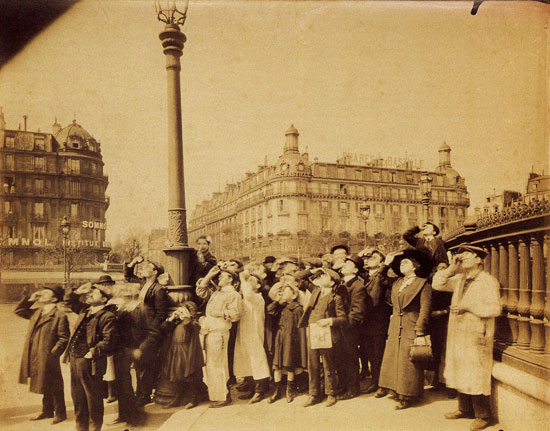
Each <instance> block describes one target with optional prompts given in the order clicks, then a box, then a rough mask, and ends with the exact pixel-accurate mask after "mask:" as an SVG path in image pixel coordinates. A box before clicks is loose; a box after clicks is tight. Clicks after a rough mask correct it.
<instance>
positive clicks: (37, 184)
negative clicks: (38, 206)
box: [34, 178, 44, 193]
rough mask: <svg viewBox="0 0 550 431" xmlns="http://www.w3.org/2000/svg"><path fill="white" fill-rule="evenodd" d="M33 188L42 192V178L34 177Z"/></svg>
mask: <svg viewBox="0 0 550 431" xmlns="http://www.w3.org/2000/svg"><path fill="white" fill-rule="evenodd" d="M34 190H35V191H36V192H38V193H43V192H44V180H43V179H42V178H36V179H35V180H34Z"/></svg>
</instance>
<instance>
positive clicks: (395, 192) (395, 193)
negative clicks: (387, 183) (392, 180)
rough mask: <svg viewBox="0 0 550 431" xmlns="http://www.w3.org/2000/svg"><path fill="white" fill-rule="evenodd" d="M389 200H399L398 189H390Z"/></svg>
mask: <svg viewBox="0 0 550 431" xmlns="http://www.w3.org/2000/svg"><path fill="white" fill-rule="evenodd" d="M391 198H392V199H399V190H398V189H391Z"/></svg>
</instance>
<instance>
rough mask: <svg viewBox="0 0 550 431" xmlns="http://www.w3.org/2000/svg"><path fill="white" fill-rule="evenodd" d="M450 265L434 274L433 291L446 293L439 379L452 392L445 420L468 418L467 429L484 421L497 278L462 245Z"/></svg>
mask: <svg viewBox="0 0 550 431" xmlns="http://www.w3.org/2000/svg"><path fill="white" fill-rule="evenodd" d="M457 251H458V253H457V255H456V256H455V258H454V259H453V262H452V264H451V266H449V267H448V268H446V269H443V270H440V271H438V272H436V273H435V275H434V277H433V283H432V287H433V289H434V290H440V291H447V292H452V294H453V296H452V300H451V313H450V317H449V329H448V334H447V356H446V359H445V370H444V377H445V379H446V384H447V386H448V387H450V388H454V389H456V390H457V391H458V410H457V411H455V412H452V413H447V414H446V415H445V417H446V418H447V419H460V418H472V419H473V418H474V417H475V420H474V422H472V424H471V427H470V429H471V430H472V431H476V430H481V429H484V428H486V427H488V426H489V425H490V421H491V409H490V403H489V396H490V394H491V370H492V368H493V335H494V331H495V317H497V316H499V315H500V312H501V306H500V294H499V282H498V280H497V279H496V278H495V277H493V276H492V275H490V274H489V273H487V272H485V271H483V270H482V265H483V259H485V257H486V255H487V253H486V252H485V250H483V249H482V248H481V247H478V246H475V245H472V244H463V245H461V246H459V247H458V250H457Z"/></svg>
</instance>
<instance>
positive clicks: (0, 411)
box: [0, 304, 511, 431]
mask: <svg viewBox="0 0 550 431" xmlns="http://www.w3.org/2000/svg"><path fill="white" fill-rule="evenodd" d="M13 309H14V304H0V429H1V430H2V431H43V430H51V431H73V430H74V429H75V427H74V425H75V423H74V413H73V405H72V401H71V396H70V384H69V382H70V380H69V369H68V366H67V365H65V364H63V365H62V366H61V368H62V372H63V378H64V382H65V398H66V404H67V414H68V418H67V420H66V421H64V422H61V423H59V424H56V425H51V424H50V422H51V419H45V420H41V421H32V422H31V421H29V418H30V417H32V416H34V415H36V414H37V413H39V412H40V409H41V400H42V396H41V395H37V394H32V393H29V391H28V386H26V385H22V384H18V383H17V380H18V372H19V361H20V358H21V352H22V343H23V340H24V337H25V334H26V329H27V324H28V321H26V320H24V319H22V318H20V317H18V316H16V315H15V314H14V313H13ZM237 395H238V393H236V392H234V393H232V398H233V400H234V402H233V404H232V405H230V406H226V407H223V408H218V409H211V408H209V407H208V403H203V404H200V405H199V406H197V407H195V408H194V409H191V410H183V409H182V408H171V409H163V408H161V407H160V406H158V405H155V404H149V405H147V406H146V407H145V412H146V413H147V420H146V422H145V423H144V424H143V425H142V426H139V427H129V426H127V425H116V426H108V425H104V427H103V430H105V431H110V430H113V431H119V430H120V431H122V430H146V431H156V430H158V431H218V430H224V431H233V430H235V431H274V430H282V431H303V430H315V431H325V430H327V431H329V430H330V431H332V430H346V431H347V430H350V431H355V430H362V431H363V430H367V431H368V430H373V431H374V430H376V431H424V430H434V431H436V430H437V431H445V430H448V431H455V430H456V431H468V430H469V428H470V423H471V420H469V419H458V420H452V421H451V420H447V419H445V418H444V417H443V415H444V414H445V413H446V412H449V411H453V410H456V408H457V401H456V399H448V398H447V396H446V394H445V393H442V392H439V391H435V390H433V389H431V388H426V391H425V394H424V398H423V399H422V402H421V403H420V404H418V405H416V406H415V407H411V408H409V409H406V410H399V411H396V410H395V409H394V407H395V405H396V402H395V401H393V400H391V399H389V398H387V397H386V398H381V399H376V398H374V397H373V395H372V394H368V395H361V396H360V397H358V398H355V399H352V400H347V401H338V403H336V405H334V406H333V407H325V405H324V404H323V403H322V404H318V405H315V406H312V407H308V408H304V407H302V404H303V403H304V402H305V400H306V398H307V396H306V395H300V396H298V397H296V399H295V400H294V402H292V403H287V402H286V400H285V399H284V398H283V399H281V400H279V401H277V402H275V403H273V404H268V402H267V400H263V401H261V402H259V403H257V404H254V405H249V404H247V402H246V401H242V400H238V398H237ZM105 406H106V407H105V423H107V422H109V421H111V420H113V419H114V418H115V417H116V415H117V406H116V402H115V403H113V404H106V405H105ZM487 430H488V431H497V430H500V428H499V427H498V425H495V426H491V427H489V428H487ZM503 431H511V430H503Z"/></svg>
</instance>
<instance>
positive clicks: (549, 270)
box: [544, 235, 550, 355]
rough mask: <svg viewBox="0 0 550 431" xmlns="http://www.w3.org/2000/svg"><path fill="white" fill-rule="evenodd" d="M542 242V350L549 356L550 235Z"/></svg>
mask: <svg viewBox="0 0 550 431" xmlns="http://www.w3.org/2000/svg"><path fill="white" fill-rule="evenodd" d="M544 241H545V242H546V305H545V307H544V317H545V318H546V322H545V323H544V333H545V335H546V343H545V346H546V347H545V348H544V353H546V354H547V355H550V235H545V236H544Z"/></svg>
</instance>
